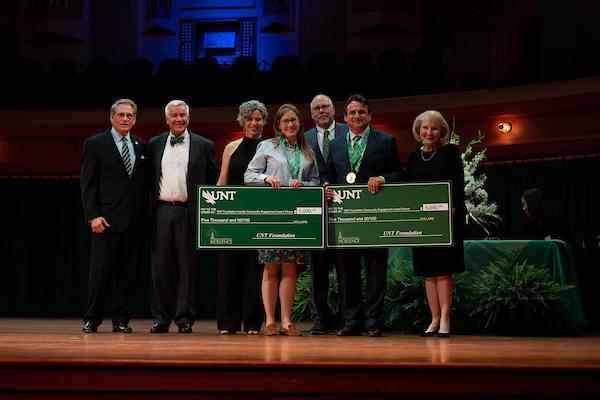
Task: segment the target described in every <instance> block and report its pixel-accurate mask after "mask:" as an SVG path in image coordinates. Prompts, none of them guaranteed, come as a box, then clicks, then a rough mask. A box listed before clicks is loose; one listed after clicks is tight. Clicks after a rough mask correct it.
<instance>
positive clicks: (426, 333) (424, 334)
mask: <svg viewBox="0 0 600 400" xmlns="http://www.w3.org/2000/svg"><path fill="white" fill-rule="evenodd" d="M439 330H440V328H435V329H434V330H432V331H423V332H421V333H420V334H419V336H421V337H432V336H435V335H437V333H438V331H439Z"/></svg>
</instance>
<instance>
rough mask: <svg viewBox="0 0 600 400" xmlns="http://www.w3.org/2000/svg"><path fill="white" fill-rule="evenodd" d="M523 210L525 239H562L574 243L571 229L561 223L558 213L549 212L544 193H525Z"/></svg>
mask: <svg viewBox="0 0 600 400" xmlns="http://www.w3.org/2000/svg"><path fill="white" fill-rule="evenodd" d="M521 209H522V210H523V216H524V217H525V221H524V222H523V237H524V238H526V239H533V240H552V239H560V240H564V241H565V242H568V243H572V240H571V235H570V234H569V229H568V228H567V227H566V226H565V225H564V224H563V223H562V222H561V221H560V218H559V216H558V213H557V212H555V211H548V210H547V209H546V203H545V201H544V192H542V191H541V190H540V189H537V188H533V189H528V190H526V191H524V192H523V195H522V196H521Z"/></svg>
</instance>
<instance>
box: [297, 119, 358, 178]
mask: <svg viewBox="0 0 600 400" xmlns="http://www.w3.org/2000/svg"><path fill="white" fill-rule="evenodd" d="M346 132H348V125H346V124H344V123H343V122H337V121H335V138H336V139H337V138H338V137H339V136H343V135H345V134H346ZM304 137H305V138H306V141H307V143H308V144H309V145H310V147H312V149H313V152H314V153H315V157H316V159H317V167H319V176H322V175H323V173H324V172H325V169H326V168H327V160H326V159H325V158H323V153H321V148H320V147H319V140H318V138H317V128H316V127H313V128H312V129H309V130H308V131H306V132H305V133H304ZM330 144H331V142H330Z"/></svg>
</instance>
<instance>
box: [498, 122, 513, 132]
mask: <svg viewBox="0 0 600 400" xmlns="http://www.w3.org/2000/svg"><path fill="white" fill-rule="evenodd" d="M498 130H499V131H500V132H502V133H510V131H512V124H511V123H510V122H500V123H499V124H498Z"/></svg>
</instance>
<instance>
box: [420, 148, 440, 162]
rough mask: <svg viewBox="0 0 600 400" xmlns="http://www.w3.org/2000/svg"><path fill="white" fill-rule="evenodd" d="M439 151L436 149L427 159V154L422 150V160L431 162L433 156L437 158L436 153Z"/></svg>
mask: <svg viewBox="0 0 600 400" xmlns="http://www.w3.org/2000/svg"><path fill="white" fill-rule="evenodd" d="M437 151H438V149H435V150H434V152H433V153H432V154H431V155H430V156H429V157H427V158H425V152H424V151H423V149H421V160H423V161H425V162H427V161H429V160H431V159H432V158H433V156H435V153H437Z"/></svg>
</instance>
